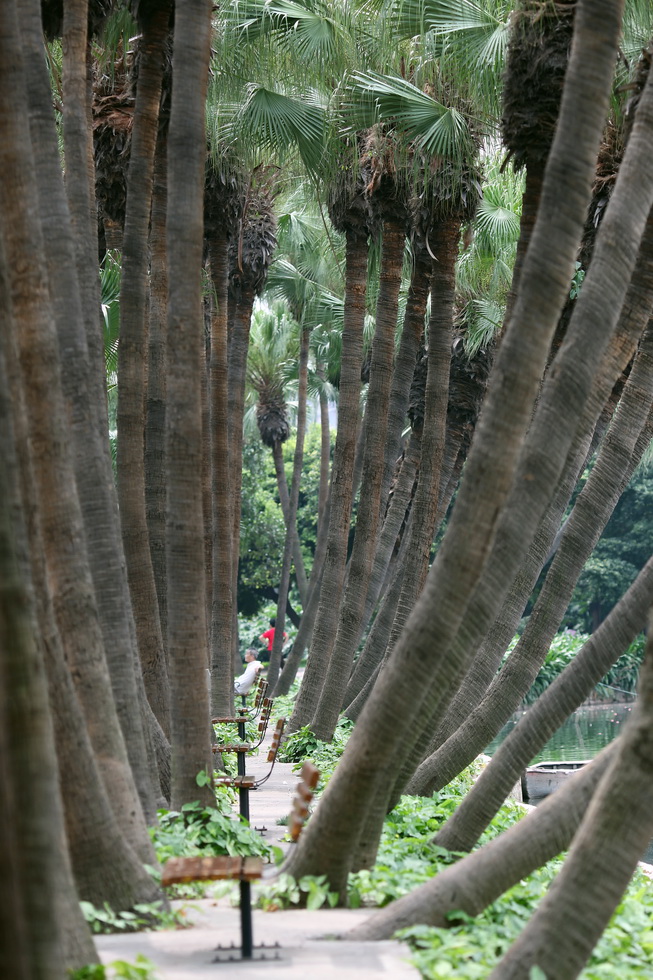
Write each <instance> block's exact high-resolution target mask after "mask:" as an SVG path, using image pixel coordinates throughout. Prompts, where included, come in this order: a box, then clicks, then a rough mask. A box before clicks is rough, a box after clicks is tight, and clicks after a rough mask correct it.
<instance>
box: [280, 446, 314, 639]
mask: <svg viewBox="0 0 653 980" xmlns="http://www.w3.org/2000/svg"><path fill="white" fill-rule="evenodd" d="M272 459H273V461H274V472H275V476H276V478H277V489H278V491H279V501H280V503H281V511H282V513H283V520H284V524H285V525H286V530H288V529H289V528H290V534H291V549H292V561H293V562H294V565H295V578H296V582H297V591H298V592H299V598H300V600H301V603H302V606H304V605H306V596H307V592H308V580H307V578H306V571H305V569H304V556H303V555H302V547H301V543H300V541H299V534H298V533H297V515H296V514H295V521H294V526H292V522H291V515H290V497H291V494H290V493H289V491H288V481H287V480H286V468H285V466H284V463H283V448H282V444H281V443H280V442H275V444H274V446H273V447H272ZM285 615H286V607H285V605H284V609H283V617H282V618H285ZM282 636H283V630H282Z"/></svg>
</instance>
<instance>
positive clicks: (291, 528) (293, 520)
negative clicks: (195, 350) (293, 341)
mask: <svg viewBox="0 0 653 980" xmlns="http://www.w3.org/2000/svg"><path fill="white" fill-rule="evenodd" d="M310 336H311V335H310V330H309V329H308V327H306V326H302V333H301V341H300V347H299V363H298V368H299V385H298V389H297V430H296V437H295V454H294V460H293V473H292V484H291V487H290V499H289V501H288V520H287V524H286V540H285V544H284V552H283V563H282V566H281V579H280V582H279V600H278V602H277V616H276V627H275V631H274V640H273V643H272V652H271V654H270V666H269V668H268V685H269V687H270V689H271V690H274V688H275V687H276V684H277V678H278V676H279V667H280V664H281V650H282V647H283V627H284V621H285V617H286V603H287V601H288V590H289V588H290V563H291V555H292V551H293V541H294V539H295V538H296V539H297V541H298V542H299V538H298V536H297V505H298V503H299V485H300V480H301V475H302V463H303V460H304V439H305V436H306V393H307V388H308V353H309V342H310ZM295 570H297V565H295ZM304 592H306V589H304Z"/></svg>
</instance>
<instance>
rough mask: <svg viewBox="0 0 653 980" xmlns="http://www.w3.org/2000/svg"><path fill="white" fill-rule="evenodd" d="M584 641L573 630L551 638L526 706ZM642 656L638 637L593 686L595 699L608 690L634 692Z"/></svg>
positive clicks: (572, 657) (559, 672)
mask: <svg viewBox="0 0 653 980" xmlns="http://www.w3.org/2000/svg"><path fill="white" fill-rule="evenodd" d="M588 639H589V637H588V636H587V635H586V634H585V633H577V632H576V631H575V630H565V631H564V632H562V633H558V634H557V635H556V636H555V637H554V638H553V641H552V643H551V648H550V649H549V652H548V653H547V655H546V659H545V661H544V663H543V664H542V667H541V668H540V671H539V673H538V675H537V677H536V678H535V680H534V681H533V684H532V686H531V688H530V690H529V691H528V693H527V694H526V696H525V698H524V702H525V703H526V704H532V703H533V702H534V701H537V699H538V698H539V696H540V694H542V692H543V691H545V690H546V689H547V687H548V686H549V685H550V684H552V683H553V681H554V680H555V679H556V678H557V677H558V675H559V674H561V673H562V671H563V670H564V669H565V667H566V666H567V665H568V664H570V663H571V661H572V660H573V659H574V657H575V656H576V654H577V653H578V651H579V650H580V649H581V647H582V646H583V644H584V643H585V642H586V641H587V640H588ZM514 642H515V641H514ZM513 645H514V643H513ZM511 649H512V645H511ZM643 656H644V637H643V636H640V637H637V639H636V640H634V641H633V642H632V643H631V644H630V646H629V647H628V649H627V650H626V651H625V653H623V654H622V655H621V657H619V659H618V660H617V661H616V663H615V664H614V666H613V667H612V668H611V669H610V670H609V671H608V673H607V674H606V675H605V677H603V678H602V679H601V682H600V683H599V684H597V685H596V687H595V689H594V693H595V696H596V697H599V698H606V697H609V696H610V695H611V691H610V688H617V690H619V691H622V692H626V693H634V692H635V690H636V688H637V678H638V675H639V668H640V666H641V663H642V658H643ZM606 685H607V686H606Z"/></svg>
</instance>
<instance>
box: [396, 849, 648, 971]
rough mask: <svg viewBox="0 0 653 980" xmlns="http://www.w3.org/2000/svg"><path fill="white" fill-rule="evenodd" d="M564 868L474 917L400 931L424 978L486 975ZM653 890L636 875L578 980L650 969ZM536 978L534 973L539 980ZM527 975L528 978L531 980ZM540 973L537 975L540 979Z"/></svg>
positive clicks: (532, 879) (550, 869)
mask: <svg viewBox="0 0 653 980" xmlns="http://www.w3.org/2000/svg"><path fill="white" fill-rule="evenodd" d="M561 866H562V861H561V860H559V859H556V860H554V861H550V862H549V863H548V864H547V865H545V867H544V868H540V869H539V870H538V871H536V872H534V873H533V874H531V875H529V876H528V878H526V879H524V880H522V881H520V882H519V883H518V884H517V885H515V886H514V887H513V888H511V889H509V890H508V891H507V892H505V894H504V895H502V896H501V898H499V899H498V900H497V901H496V902H494V903H493V904H492V905H490V906H489V907H488V908H487V909H485V911H484V912H482V913H481V914H480V915H479V916H477V917H476V918H473V919H472V918H470V917H469V916H466V915H464V914H463V913H460V912H456V913H454V914H452V916H451V917H450V919H451V926H450V927H449V928H447V929H434V928H431V927H429V926H413V927H411V928H410V929H405V930H403V931H402V932H401V933H399V936H398V938H401V939H403V940H404V941H407V942H408V943H409V944H410V946H411V947H412V949H413V962H414V963H415V966H416V967H417V968H418V970H419V971H420V973H421V974H422V976H423V977H427V978H431V977H433V978H435V977H438V978H439V977H456V978H461V980H477V978H481V977H486V976H487V975H488V973H489V972H490V971H491V970H492V969H493V967H494V966H495V965H496V964H497V962H498V961H499V960H500V959H501V957H502V956H503V955H504V953H505V952H506V951H507V950H508V948H509V947H510V946H511V945H512V943H513V942H514V941H515V939H516V938H517V936H518V935H519V933H520V932H521V930H522V929H523V927H524V926H525V925H526V922H527V921H528V919H529V918H530V917H531V915H532V913H533V911H534V909H535V907H536V906H537V904H538V902H539V901H540V899H541V898H542V897H543V896H544V895H545V893H546V891H547V890H548V888H549V886H550V885H551V882H552V881H553V879H554V878H555V876H556V874H557V873H558V871H559V870H560V868H561ZM652 922H653V889H651V887H650V882H649V881H648V879H647V878H646V877H645V876H644V875H643V874H642V873H641V872H640V871H637V872H636V873H635V876H634V878H633V881H632V882H631V885H630V887H629V889H628V891H627V892H626V894H625V896H624V898H623V899H622V901H621V903H620V904H619V906H618V907H617V909H616V910H615V913H614V915H613V917H612V920H611V922H610V924H609V926H608V928H607V929H606V931H605V932H604V934H603V936H602V938H601V939H600V940H599V942H598V944H597V946H596V947H595V949H594V951H593V953H592V955H591V957H590V960H589V962H588V964H587V966H586V968H585V969H584V970H583V972H582V973H581V974H580V978H581V980H616V978H617V977H618V978H619V980H636V978H637V980H639V978H641V977H647V976H651V973H652V970H653V929H652V928H651V924H652ZM537 976H538V974H535V977H537ZM535 977H533V976H532V977H531V980H535ZM541 977H542V972H541V971H540V974H539V980H541Z"/></svg>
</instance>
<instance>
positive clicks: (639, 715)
mask: <svg viewBox="0 0 653 980" xmlns="http://www.w3.org/2000/svg"><path fill="white" fill-rule="evenodd" d="M650 627H651V623H650V621H649V630H650ZM652 765H653V639H652V638H651V635H650V633H649V639H648V641H647V645H646V654H645V656H644V663H643V664H642V669H641V673H640V681H639V697H638V699H637V702H636V704H635V707H634V709H633V712H632V714H631V716H630V718H629V720H628V723H627V724H626V726H625V728H624V731H623V732H622V734H621V736H620V738H619V739H618V742H617V749H616V752H615V757H614V758H613V759H612V761H611V763H610V765H609V767H608V769H607V771H606V773H605V775H604V776H603V779H602V780H601V782H600V784H599V786H598V787H597V789H596V792H595V794H594V797H593V799H592V806H591V807H590V808H589V809H588V810H587V812H586V816H585V819H584V820H583V822H582V824H581V826H580V828H579V830H578V832H577V833H576V835H575V837H574V840H573V843H572V846H571V850H570V852H569V856H568V857H567V860H566V861H565V863H564V866H563V868H562V870H561V871H560V873H559V874H558V876H557V878H556V880H555V881H554V882H553V884H552V885H551V887H550V888H549V890H548V892H547V894H546V895H545V897H544V898H543V899H542V901H541V902H540V904H539V905H538V907H537V910H536V911H535V913H534V915H533V916H532V917H531V919H530V920H529V922H528V924H527V925H526V928H525V929H524V930H523V931H522V933H521V935H520V936H519V938H518V939H517V941H516V942H515V943H514V944H513V945H512V946H511V948H510V949H509V950H508V953H507V954H506V956H505V957H504V958H503V960H502V961H501V962H500V963H499V965H498V966H497V967H496V968H495V969H494V970H493V971H492V973H491V977H492V978H493V980H512V978H515V980H516V978H526V977H528V976H529V975H532V973H531V971H532V967H533V966H534V965H535V964H537V965H538V966H539V967H540V969H541V970H542V972H544V973H545V975H546V976H547V977H550V978H551V980H572V978H574V977H577V976H578V974H579V973H580V971H581V970H582V968H583V966H584V965H585V963H586V961H587V960H588V959H589V956H590V953H591V952H592V950H593V948H594V946H595V944H596V943H597V941H598V939H599V938H600V936H601V933H602V932H603V930H604V929H605V927H606V926H607V924H608V921H609V919H610V917H611V915H612V913H613V912H614V910H615V908H616V907H617V905H618V903H619V899H620V898H621V896H622V895H623V893H624V891H625V890H626V887H627V886H628V882H629V881H630V879H631V877H632V875H633V872H634V871H635V868H636V866H637V862H638V861H639V860H640V858H641V856H642V854H643V853H644V850H645V849H646V845H647V844H648V842H649V840H650V839H651V835H652V834H653V782H652V781H651V779H650V772H651V766H652ZM624 801H627V806H624ZM581 903H582V909H583V914H582V917H581V916H579V915H578V908H579V905H580V904H581Z"/></svg>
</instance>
